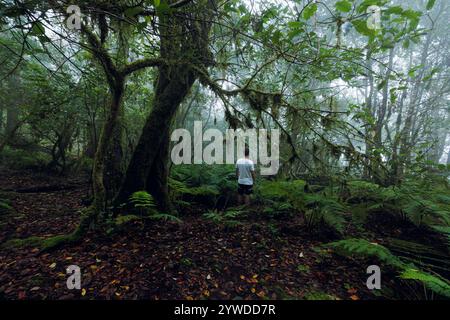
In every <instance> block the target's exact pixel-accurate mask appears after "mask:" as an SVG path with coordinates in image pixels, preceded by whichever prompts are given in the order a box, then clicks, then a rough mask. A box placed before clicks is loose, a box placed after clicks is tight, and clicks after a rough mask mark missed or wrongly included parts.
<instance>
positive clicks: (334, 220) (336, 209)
mask: <svg viewBox="0 0 450 320" xmlns="http://www.w3.org/2000/svg"><path fill="white" fill-rule="evenodd" d="M305 206H306V208H307V209H308V210H307V218H308V222H307V223H308V227H313V226H315V225H317V224H319V223H321V222H323V223H325V224H326V225H327V226H329V227H330V228H332V229H334V230H336V231H337V232H338V233H339V234H343V233H344V228H345V222H346V221H345V217H344V214H345V212H346V207H345V206H344V205H343V204H341V203H339V202H338V201H336V200H334V199H332V198H324V197H323V196H321V195H310V196H308V197H307V198H306V201H305Z"/></svg>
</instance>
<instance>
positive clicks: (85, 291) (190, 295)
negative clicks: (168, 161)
mask: <svg viewBox="0 0 450 320" xmlns="http://www.w3.org/2000/svg"><path fill="white" fill-rule="evenodd" d="M45 186H47V188H46V187H45ZM48 186H52V187H48ZM54 186H58V187H57V188H54ZM88 189H89V185H88V179H87V178H86V177H82V176H78V177H58V176H51V175H46V174H37V173H32V172H23V171H21V172H18V171H11V170H7V169H4V168H3V169H2V170H0V192H3V193H5V192H7V195H8V198H9V199H10V200H11V202H12V206H13V207H14V209H15V210H16V212H17V213H16V214H14V215H11V216H8V217H3V218H1V217H0V243H2V244H3V243H5V242H6V241H7V240H10V239H15V238H27V237H30V236H40V237H50V236H54V235H58V234H66V233H69V232H71V231H73V230H74V228H75V227H76V225H77V223H78V221H79V214H80V210H81V209H82V208H83V201H82V199H84V198H86V195H87V193H88ZM253 210H254V211H255V215H254V216H253V218H249V219H246V221H243V222H242V224H240V225H238V226H236V227H233V228H224V227H221V226H218V225H216V224H214V223H213V222H210V221H207V220H205V219H204V218H203V217H202V213H204V212H205V208H200V207H195V206H193V207H192V208H191V212H183V213H181V215H180V217H181V218H182V221H183V222H182V223H180V224H179V223H176V222H164V221H157V222H155V221H152V222H145V223H144V222H142V221H135V222H133V223H131V224H129V225H127V226H126V230H123V231H122V232H119V233H115V234H113V235H112V236H110V237H98V236H95V235H93V234H90V235H89V236H88V237H86V238H85V239H84V240H83V241H82V242H81V243H79V244H77V245H72V246H69V247H63V248H61V249H57V250H54V251H52V252H48V253H41V252H40V250H39V249H38V248H35V247H33V246H31V247H28V248H20V249H15V248H9V249H5V248H2V249H1V250H0V299H324V298H330V299H353V300H357V299H374V298H376V296H375V295H374V294H373V293H372V292H371V291H370V290H368V289H367V287H366V279H367V276H368V275H367V274H366V268H367V265H366V264H364V265H363V264H361V263H357V262H356V261H352V260H349V259H345V258H340V257H339V256H337V255H331V257H328V258H325V257H323V255H321V254H319V252H318V251H317V250H316V249H315V248H316V247H317V246H319V245H320V244H321V243H323V242H324V241H323V239H320V238H316V237H315V236H314V235H311V234H310V233H306V232H303V231H301V230H302V229H301V228H296V225H298V224H300V222H299V221H296V220H295V219H294V218H292V220H291V221H284V220H283V221H275V222H274V221H268V220H264V219H258V215H257V213H258V208H254V209H253ZM286 226H289V228H286ZM295 230H297V231H295ZM69 265H78V266H79V267H80V268H81V272H82V279H81V280H82V290H68V289H67V287H66V279H67V275H66V272H65V270H66V268H67V267H68V266H69Z"/></svg>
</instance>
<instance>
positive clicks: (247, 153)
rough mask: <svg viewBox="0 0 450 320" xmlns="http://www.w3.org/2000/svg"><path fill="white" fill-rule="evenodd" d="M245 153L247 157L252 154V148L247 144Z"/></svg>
mask: <svg viewBox="0 0 450 320" xmlns="http://www.w3.org/2000/svg"><path fill="white" fill-rule="evenodd" d="M244 154H245V156H246V157H248V155H249V154H250V149H249V148H248V146H245V150H244Z"/></svg>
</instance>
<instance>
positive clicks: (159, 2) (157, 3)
mask: <svg viewBox="0 0 450 320" xmlns="http://www.w3.org/2000/svg"><path fill="white" fill-rule="evenodd" d="M153 4H154V5H155V7H159V5H160V4H161V0H153Z"/></svg>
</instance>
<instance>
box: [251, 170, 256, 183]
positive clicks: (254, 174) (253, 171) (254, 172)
mask: <svg viewBox="0 0 450 320" xmlns="http://www.w3.org/2000/svg"><path fill="white" fill-rule="evenodd" d="M251 172H252V179H253V184H255V182H256V171H255V168H253V170H252V171H251Z"/></svg>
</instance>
